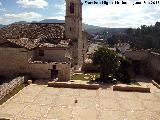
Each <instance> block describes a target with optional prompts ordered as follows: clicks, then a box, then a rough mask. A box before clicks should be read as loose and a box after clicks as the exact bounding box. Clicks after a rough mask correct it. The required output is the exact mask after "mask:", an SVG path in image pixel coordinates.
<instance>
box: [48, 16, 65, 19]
mask: <svg viewBox="0 0 160 120" xmlns="http://www.w3.org/2000/svg"><path fill="white" fill-rule="evenodd" d="M48 19H58V20H64V19H65V18H64V16H53V17H48Z"/></svg>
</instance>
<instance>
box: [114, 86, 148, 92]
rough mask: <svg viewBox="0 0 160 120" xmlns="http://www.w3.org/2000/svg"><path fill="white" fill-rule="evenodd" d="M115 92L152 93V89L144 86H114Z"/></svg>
mask: <svg viewBox="0 0 160 120" xmlns="http://www.w3.org/2000/svg"><path fill="white" fill-rule="evenodd" d="M113 90H116V91H128V92H146V93H150V88H148V87H142V86H135V85H114V86H113Z"/></svg>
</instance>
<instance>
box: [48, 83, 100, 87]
mask: <svg viewBox="0 0 160 120" xmlns="http://www.w3.org/2000/svg"><path fill="white" fill-rule="evenodd" d="M48 87H58V88H76V89H99V87H100V86H99V84H87V83H83V84H82V83H72V82H48Z"/></svg>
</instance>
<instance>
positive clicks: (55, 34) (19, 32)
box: [0, 23, 71, 49]
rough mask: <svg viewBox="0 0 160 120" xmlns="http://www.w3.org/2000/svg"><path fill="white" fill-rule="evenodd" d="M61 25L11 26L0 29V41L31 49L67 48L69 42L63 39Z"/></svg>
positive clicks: (31, 24) (63, 29)
mask: <svg viewBox="0 0 160 120" xmlns="http://www.w3.org/2000/svg"><path fill="white" fill-rule="evenodd" d="M64 34H65V24H63V23H60V24H58V23H55V24H53V23H30V24H11V25H9V26H7V27H5V28H2V29H0V40H8V41H9V42H11V43H14V44H17V45H19V46H22V47H25V48H27V49H33V48H36V47H67V46H68V45H69V42H71V40H69V39H68V40H66V39H65V35H64Z"/></svg>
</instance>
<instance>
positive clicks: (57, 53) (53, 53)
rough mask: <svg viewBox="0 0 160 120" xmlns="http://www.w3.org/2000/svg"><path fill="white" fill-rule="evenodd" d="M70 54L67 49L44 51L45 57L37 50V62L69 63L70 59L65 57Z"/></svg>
mask: <svg viewBox="0 0 160 120" xmlns="http://www.w3.org/2000/svg"><path fill="white" fill-rule="evenodd" d="M67 54H69V52H68V50H67V49H58V48H57V49H56V48H55V49H52V48H50V49H44V56H39V50H36V58H35V59H36V60H41V61H56V62H64V61H65V62H67V61H68V60H69V59H68V58H67V57H65V56H66V55H67Z"/></svg>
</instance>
